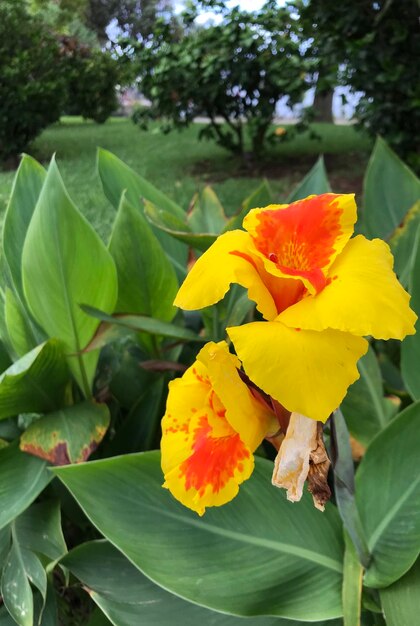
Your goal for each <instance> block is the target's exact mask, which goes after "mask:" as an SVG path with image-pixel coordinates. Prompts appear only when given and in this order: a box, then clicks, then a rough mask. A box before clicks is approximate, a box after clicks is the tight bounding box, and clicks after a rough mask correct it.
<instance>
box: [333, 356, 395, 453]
mask: <svg viewBox="0 0 420 626" xmlns="http://www.w3.org/2000/svg"><path fill="white" fill-rule="evenodd" d="M357 368H358V370H359V373H360V378H359V379H358V380H357V381H356V382H355V383H353V385H351V387H349V390H348V392H347V396H346V397H345V398H344V400H343V402H342V404H341V410H342V412H343V415H344V417H345V418H346V422H347V426H348V428H349V430H350V432H351V434H352V435H353V436H354V437H355V438H356V439H357V440H358V441H360V443H362V444H363V445H364V446H368V445H369V443H370V442H371V440H372V439H373V438H374V437H375V436H376V435H377V434H378V433H379V432H380V431H381V430H382V429H383V428H385V427H386V426H387V424H388V423H389V421H390V419H391V417H392V416H393V414H394V413H395V411H396V409H397V408H398V407H395V405H394V404H393V402H392V401H391V400H388V399H387V398H384V390H383V384H382V375H381V370H380V367H379V364H378V359H377V357H376V355H375V352H374V350H373V349H372V348H369V351H368V352H367V354H366V355H365V356H364V357H363V358H362V359H360V360H359V362H358V364H357Z"/></svg>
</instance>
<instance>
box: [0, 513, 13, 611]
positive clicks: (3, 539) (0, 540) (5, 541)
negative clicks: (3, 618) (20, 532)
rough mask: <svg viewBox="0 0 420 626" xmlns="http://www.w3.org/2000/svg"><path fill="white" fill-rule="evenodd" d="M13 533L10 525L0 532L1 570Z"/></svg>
mask: <svg viewBox="0 0 420 626" xmlns="http://www.w3.org/2000/svg"><path fill="white" fill-rule="evenodd" d="M11 532H12V529H11V527H10V525H7V526H4V528H2V529H1V530H0V570H1V569H2V568H3V565H4V561H5V559H6V557H7V555H8V554H9V552H10V545H11ZM0 623H1V622H0Z"/></svg>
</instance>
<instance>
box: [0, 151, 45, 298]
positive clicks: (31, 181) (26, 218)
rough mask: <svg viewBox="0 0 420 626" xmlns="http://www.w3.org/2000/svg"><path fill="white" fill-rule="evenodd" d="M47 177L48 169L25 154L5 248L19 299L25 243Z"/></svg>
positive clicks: (6, 223)
mask: <svg viewBox="0 0 420 626" xmlns="http://www.w3.org/2000/svg"><path fill="white" fill-rule="evenodd" d="M45 178H46V172H45V169H44V168H43V167H42V165H40V164H39V163H38V162H37V161H35V159H33V158H32V157H30V156H28V155H26V154H24V155H23V157H22V160H21V162H20V165H19V168H18V171H17V173H16V177H15V180H14V183H13V188H12V193H11V196H10V201H9V204H8V207H7V210H6V215H5V217H4V226H3V251H4V256H5V259H6V262H7V265H8V267H9V270H10V276H11V279H12V283H13V285H14V287H15V289H16V291H17V293H18V294H19V296H20V298H23V289H22V250H23V244H24V242H25V237H26V233H27V230H28V226H29V223H30V221H31V219H32V214H33V212H34V209H35V205H36V203H37V201H38V198H39V194H40V193H41V189H42V185H43V184H44V181H45Z"/></svg>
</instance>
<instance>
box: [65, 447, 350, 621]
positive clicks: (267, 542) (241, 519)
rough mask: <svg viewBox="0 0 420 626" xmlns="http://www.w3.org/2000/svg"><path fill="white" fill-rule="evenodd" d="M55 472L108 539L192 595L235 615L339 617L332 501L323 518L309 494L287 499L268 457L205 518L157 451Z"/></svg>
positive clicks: (338, 545) (159, 578)
mask: <svg viewBox="0 0 420 626" xmlns="http://www.w3.org/2000/svg"><path fill="white" fill-rule="evenodd" d="M55 472H56V473H57V475H58V476H59V477H60V479H61V480H62V481H63V482H64V484H65V485H66V486H67V487H68V489H69V490H70V491H71V492H72V494H73V495H74V497H75V498H76V500H77V502H78V503H79V505H80V506H81V507H82V508H83V510H84V511H85V513H86V514H87V515H88V517H89V518H90V519H91V521H92V522H93V524H94V525H95V526H96V527H97V528H98V529H99V530H100V531H101V532H102V534H103V535H104V536H105V537H106V538H107V539H108V540H109V541H111V542H112V543H113V544H114V545H115V546H116V547H117V548H118V549H120V550H121V551H122V552H123V553H124V554H125V555H126V556H127V557H128V558H129V559H130V561H131V562H132V563H133V564H134V565H136V566H137V567H138V568H139V569H140V570H141V571H142V572H143V573H144V574H145V575H146V576H147V577H148V578H150V579H151V580H153V581H154V582H156V583H157V584H159V585H160V586H162V587H164V588H165V589H168V590H170V591H172V592H173V593H175V594H177V595H180V596H181V597H183V598H185V599H188V600H192V601H193V602H196V603H197V604H200V605H203V606H206V607H208V608H212V609H216V610H219V611H225V612H229V613H233V614H238V615H267V614H268V615H276V616H280V617H286V618H293V619H296V620H299V619H302V620H308V619H309V620H317V619H318V620H321V619H330V618H334V617H338V616H340V615H341V614H342V609H341V571H342V558H343V546H342V533H341V524H340V520H339V517H338V514H337V512H336V510H335V508H334V507H333V506H332V505H330V506H328V507H327V509H326V511H325V513H324V514H323V515H320V514H319V511H317V510H316V509H315V508H314V507H313V504H312V500H311V498H310V496H309V494H305V497H304V498H303V500H302V501H301V502H300V503H299V504H294V505H290V503H288V502H287V500H286V496H285V494H284V493H282V492H280V491H279V490H276V489H274V488H273V487H272V486H271V473H272V464H271V463H269V462H268V461H265V460H263V459H258V458H257V459H256V469H255V471H254V473H253V476H252V477H251V479H250V480H249V481H247V482H246V483H244V485H242V486H241V490H240V493H239V496H238V497H237V498H235V499H234V500H233V501H232V502H231V503H229V504H228V505H226V506H223V507H220V508H216V509H214V510H210V511H208V512H207V513H206V515H205V517H204V518H201V519H200V518H199V517H198V516H197V515H196V514H195V513H193V512H192V511H190V510H189V509H186V508H185V507H183V506H182V505H181V504H179V503H178V502H177V501H176V500H175V499H174V498H172V496H171V495H170V494H169V492H168V491H166V490H164V489H162V487H161V485H162V480H163V477H162V472H161V469H160V457H159V454H158V453H157V452H146V453H143V454H137V455H136V454H135V455H126V456H122V457H117V458H113V459H107V460H104V461H99V462H92V463H86V464H84V465H79V466H76V465H75V466H69V467H67V468H59V469H57V468H56V469H55ZM279 520H280V521H279ZM314 588H316V594H314Z"/></svg>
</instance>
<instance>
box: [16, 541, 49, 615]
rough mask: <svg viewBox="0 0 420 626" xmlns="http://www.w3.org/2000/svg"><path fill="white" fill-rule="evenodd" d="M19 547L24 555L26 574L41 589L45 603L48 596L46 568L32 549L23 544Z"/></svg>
mask: <svg viewBox="0 0 420 626" xmlns="http://www.w3.org/2000/svg"><path fill="white" fill-rule="evenodd" d="M14 543H15V542H14ZM19 549H20V553H21V555H22V562H23V565H24V568H25V572H26V576H27V577H28V580H29V582H30V583H32V585H33V586H34V587H36V588H37V589H38V590H39V591H40V593H41V596H42V600H43V602H44V603H45V600H46V596H47V574H46V573H45V569H44V568H43V566H42V563H41V561H40V560H39V558H38V557H37V556H36V554H34V553H33V552H31V550H27V549H26V548H23V547H21V546H19Z"/></svg>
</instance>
